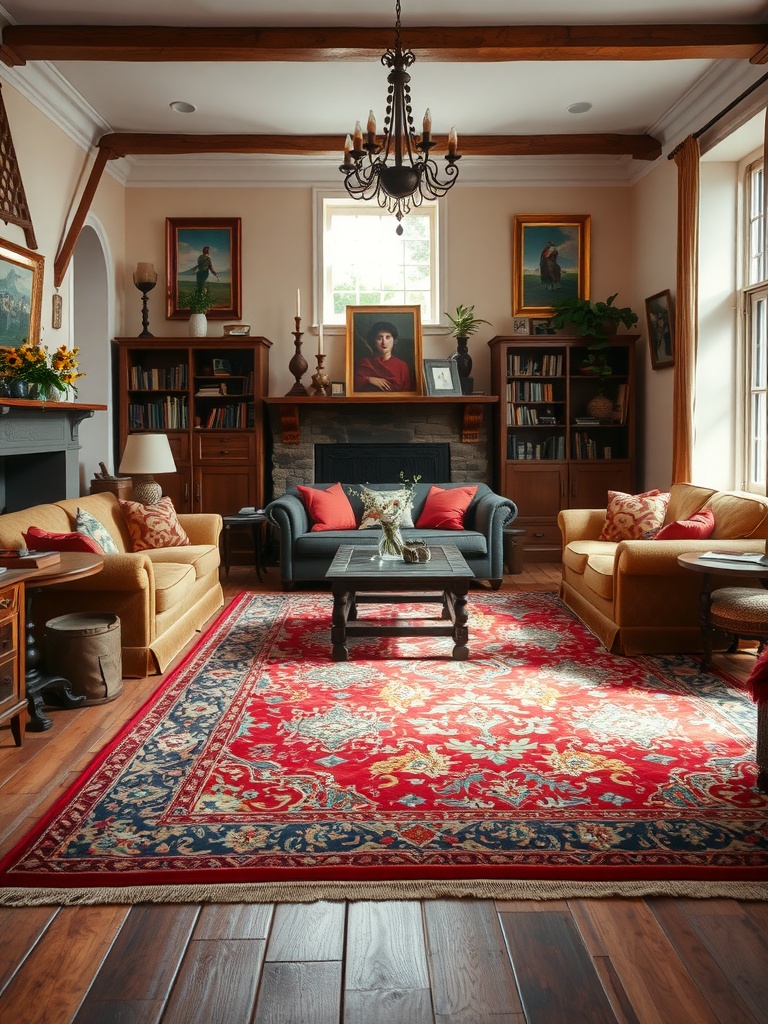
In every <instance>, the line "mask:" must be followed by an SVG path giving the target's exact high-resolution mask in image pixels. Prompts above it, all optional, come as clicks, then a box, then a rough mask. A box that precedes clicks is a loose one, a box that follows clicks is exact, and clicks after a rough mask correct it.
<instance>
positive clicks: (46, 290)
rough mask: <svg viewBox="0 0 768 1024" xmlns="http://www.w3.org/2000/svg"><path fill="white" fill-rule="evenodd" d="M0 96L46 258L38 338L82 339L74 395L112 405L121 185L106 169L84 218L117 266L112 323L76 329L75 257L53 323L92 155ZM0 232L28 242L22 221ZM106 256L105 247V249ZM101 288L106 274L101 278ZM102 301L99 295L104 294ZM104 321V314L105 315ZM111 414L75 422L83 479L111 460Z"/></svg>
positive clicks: (111, 274)
mask: <svg viewBox="0 0 768 1024" xmlns="http://www.w3.org/2000/svg"><path fill="white" fill-rule="evenodd" d="M2 93H3V100H4V102H5V108H6V112H7V115H8V122H9V124H10V127H11V134H12V136H13V142H14V148H15V150H16V157H17V160H18V165H19V169H20V172H21V179H22V182H23V185H24V190H25V193H26V197H27V204H28V206H29V210H30V215H31V219H32V224H33V227H34V231H35V236H36V239H37V252H39V253H40V254H41V255H42V256H44V257H45V272H44V279H43V300H42V317H41V342H42V344H43V345H47V346H48V347H49V348H50V349H54V348H58V346H59V345H62V344H66V345H67V346H69V347H73V346H75V345H79V346H80V350H81V351H80V357H79V362H80V369H81V370H82V371H85V373H86V376H85V377H84V378H82V380H81V381H80V384H79V386H78V392H79V394H78V398H79V400H80V401H81V402H84V403H88V404H109V401H110V395H109V392H108V389H106V388H105V387H104V380H105V372H104V367H105V366H106V367H108V366H109V360H110V337H111V335H112V332H113V329H114V324H115V323H116V322H118V320H117V318H118V317H120V316H122V312H121V305H122V296H123V286H122V280H120V286H119V287H117V280H116V277H115V271H116V267H117V266H122V262H123V252H124V249H125V189H124V188H123V186H122V185H121V184H120V183H119V182H117V181H116V180H115V179H114V178H113V177H112V176H111V175H108V174H104V175H103V176H102V180H101V182H100V184H99V188H98V190H97V193H96V196H95V199H94V201H93V203H92V206H91V212H90V216H89V220H90V222H91V223H92V224H94V225H95V226H96V227H97V228H98V232H99V235H100V237H101V239H102V240H103V247H104V248H105V249H106V250H107V252H108V253H111V254H112V255H113V257H114V260H113V263H114V264H115V265H113V266H108V267H107V275H108V282H109V286H110V287H109V290H110V303H109V306H110V309H111V310H112V311H113V315H112V316H111V321H112V322H111V323H109V322H104V321H103V322H102V323H101V324H100V325H99V326H98V327H96V326H95V325H94V326H93V327H92V328H91V329H89V330H87V331H85V332H84V333H82V334H80V335H78V336H75V331H74V323H75V310H74V290H73V287H72V285H73V281H74V275H75V274H76V272H77V267H76V265H75V264H74V263H73V264H71V265H70V269H69V271H68V273H67V275H66V277H65V279H64V281H63V283H62V286H61V288H60V289H59V291H60V294H61V295H62V298H63V310H62V321H63V322H62V327H61V328H60V329H59V330H54V329H53V327H52V325H51V298H52V296H53V293H54V291H55V290H56V289H55V288H54V283H53V266H54V261H55V259H56V254H57V252H58V251H59V248H60V246H61V244H62V242H63V239H64V237H65V235H66V230H67V227H68V224H69V220H70V218H71V216H72V215H73V213H74V211H75V209H76V208H77V203H78V201H79V198H80V195H81V192H82V189H83V187H84V184H85V182H86V181H87V177H88V174H89V173H90V169H91V166H92V163H93V158H92V157H89V156H87V155H86V154H85V153H84V152H83V149H82V148H81V147H80V146H79V145H77V144H76V143H75V142H74V141H73V140H72V139H71V138H69V136H68V135H66V134H65V133H64V132H62V131H61V129H60V128H58V127H57V126H56V125H55V124H54V123H53V122H52V121H51V120H49V119H48V118H47V117H46V116H45V115H44V114H42V113H41V112H40V111H39V110H38V109H37V107H35V106H34V105H33V104H31V103H30V102H29V101H28V100H27V99H25V98H24V97H23V96H22V95H21V94H20V93H18V92H17V91H16V90H15V89H14V88H13V86H12V85H10V84H8V83H7V82H6V83H4V84H3V89H2ZM0 234H1V235H2V237H3V238H5V239H7V240H8V241H10V242H13V243H14V244H16V245H21V246H24V247H25V248H26V247H27V243H26V240H25V237H24V231H23V230H22V228H20V227H17V226H16V225H14V224H8V225H6V224H2V225H1V226H0ZM105 255H106V254H105ZM99 287H100V288H101V291H103V278H102V281H101V283H100V285H99ZM79 291H80V292H81V295H82V298H81V300H80V301H81V302H82V303H88V302H89V295H88V280H87V279H86V280H85V282H84V283H83V286H82V289H80V290H79ZM102 301H103V299H102ZM105 320H106V318H105ZM110 419H111V417H110V413H109V412H108V411H107V412H96V413H95V414H94V416H93V417H92V418H90V419H87V420H84V421H83V422H82V423H81V424H80V440H81V444H82V446H83V451H82V452H81V473H80V476H81V481H82V480H83V479H84V478H85V479H90V477H91V476H92V475H93V472H94V471H95V470H96V469H97V468H98V463H99V461H104V462H107V463H109V464H111V461H112V460H111V452H110V434H111V430H110V428H111V422H110Z"/></svg>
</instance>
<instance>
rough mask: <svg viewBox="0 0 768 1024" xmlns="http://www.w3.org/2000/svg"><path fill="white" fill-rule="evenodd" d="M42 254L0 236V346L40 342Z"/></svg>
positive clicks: (15, 346)
mask: <svg viewBox="0 0 768 1024" xmlns="http://www.w3.org/2000/svg"><path fill="white" fill-rule="evenodd" d="M44 267H45V257H44V256H42V255H41V254H40V253H39V252H32V250H31V249H22V247H21V246H20V245H14V244H13V242H6V241H4V240H3V239H1V238H0V280H2V281H4V282H5V284H4V287H3V292H4V296H3V301H2V316H0V345H4V346H6V347H7V348H19V347H20V346H21V345H23V344H24V343H25V342H27V343H29V344H30V345H39V344H40V314H41V310H42V305H43V272H44Z"/></svg>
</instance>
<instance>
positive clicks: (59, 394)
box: [0, 342, 85, 402]
mask: <svg viewBox="0 0 768 1024" xmlns="http://www.w3.org/2000/svg"><path fill="white" fill-rule="evenodd" d="M79 351H80V349H79V348H67V347H66V345H60V346H59V347H58V348H57V349H56V350H55V351H54V352H49V351H48V349H47V348H46V347H45V346H44V345H30V344H29V343H28V342H25V343H24V344H23V345H20V346H19V347H18V348H0V378H2V379H3V381H4V382H5V384H6V386H7V388H8V391H9V393H10V395H11V397H12V398H28V397H31V396H32V395H34V397H36V398H39V399H40V400H41V401H43V402H47V401H58V400H60V399H63V398H65V397H66V392H67V389H68V388H71V389H72V391H73V392H74V394H75V395H76V394H77V387H76V386H75V381H76V380H78V378H80V377H84V376H85V374H84V373H82V372H80V371H79V370H78V367H77V356H78V353H79Z"/></svg>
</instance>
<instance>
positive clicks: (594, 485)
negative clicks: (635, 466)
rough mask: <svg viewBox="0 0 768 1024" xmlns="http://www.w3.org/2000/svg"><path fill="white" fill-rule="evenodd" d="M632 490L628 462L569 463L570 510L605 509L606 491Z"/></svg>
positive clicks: (630, 469) (630, 470)
mask: <svg viewBox="0 0 768 1024" xmlns="http://www.w3.org/2000/svg"><path fill="white" fill-rule="evenodd" d="M632 488H633V480H632V467H631V465H630V463H629V462H619V461H618V460H607V461H605V462H589V463H587V462H584V463H582V464H581V465H577V464H574V463H571V494H570V501H569V502H568V504H569V507H570V508H605V506H606V504H607V501H608V491H609V490H611V491H627V492H631V491H632Z"/></svg>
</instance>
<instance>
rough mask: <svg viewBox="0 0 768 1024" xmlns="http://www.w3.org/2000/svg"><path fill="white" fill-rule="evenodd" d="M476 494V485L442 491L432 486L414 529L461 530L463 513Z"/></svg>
mask: <svg viewBox="0 0 768 1024" xmlns="http://www.w3.org/2000/svg"><path fill="white" fill-rule="evenodd" d="M476 494H477V485H475V486H474V487H450V488H447V489H446V490H443V488H442V487H436V486H435V485H434V484H432V486H431V487H430V489H429V494H428V495H427V500H426V501H425V502H424V508H423V509H422V510H421V515H420V516H419V519H418V522H417V523H416V529H417V530H463V529H464V513H465V512H466V511H467V509H468V508H469V503H470V502H471V501H472V499H473V498H474V496H475V495H476Z"/></svg>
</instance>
